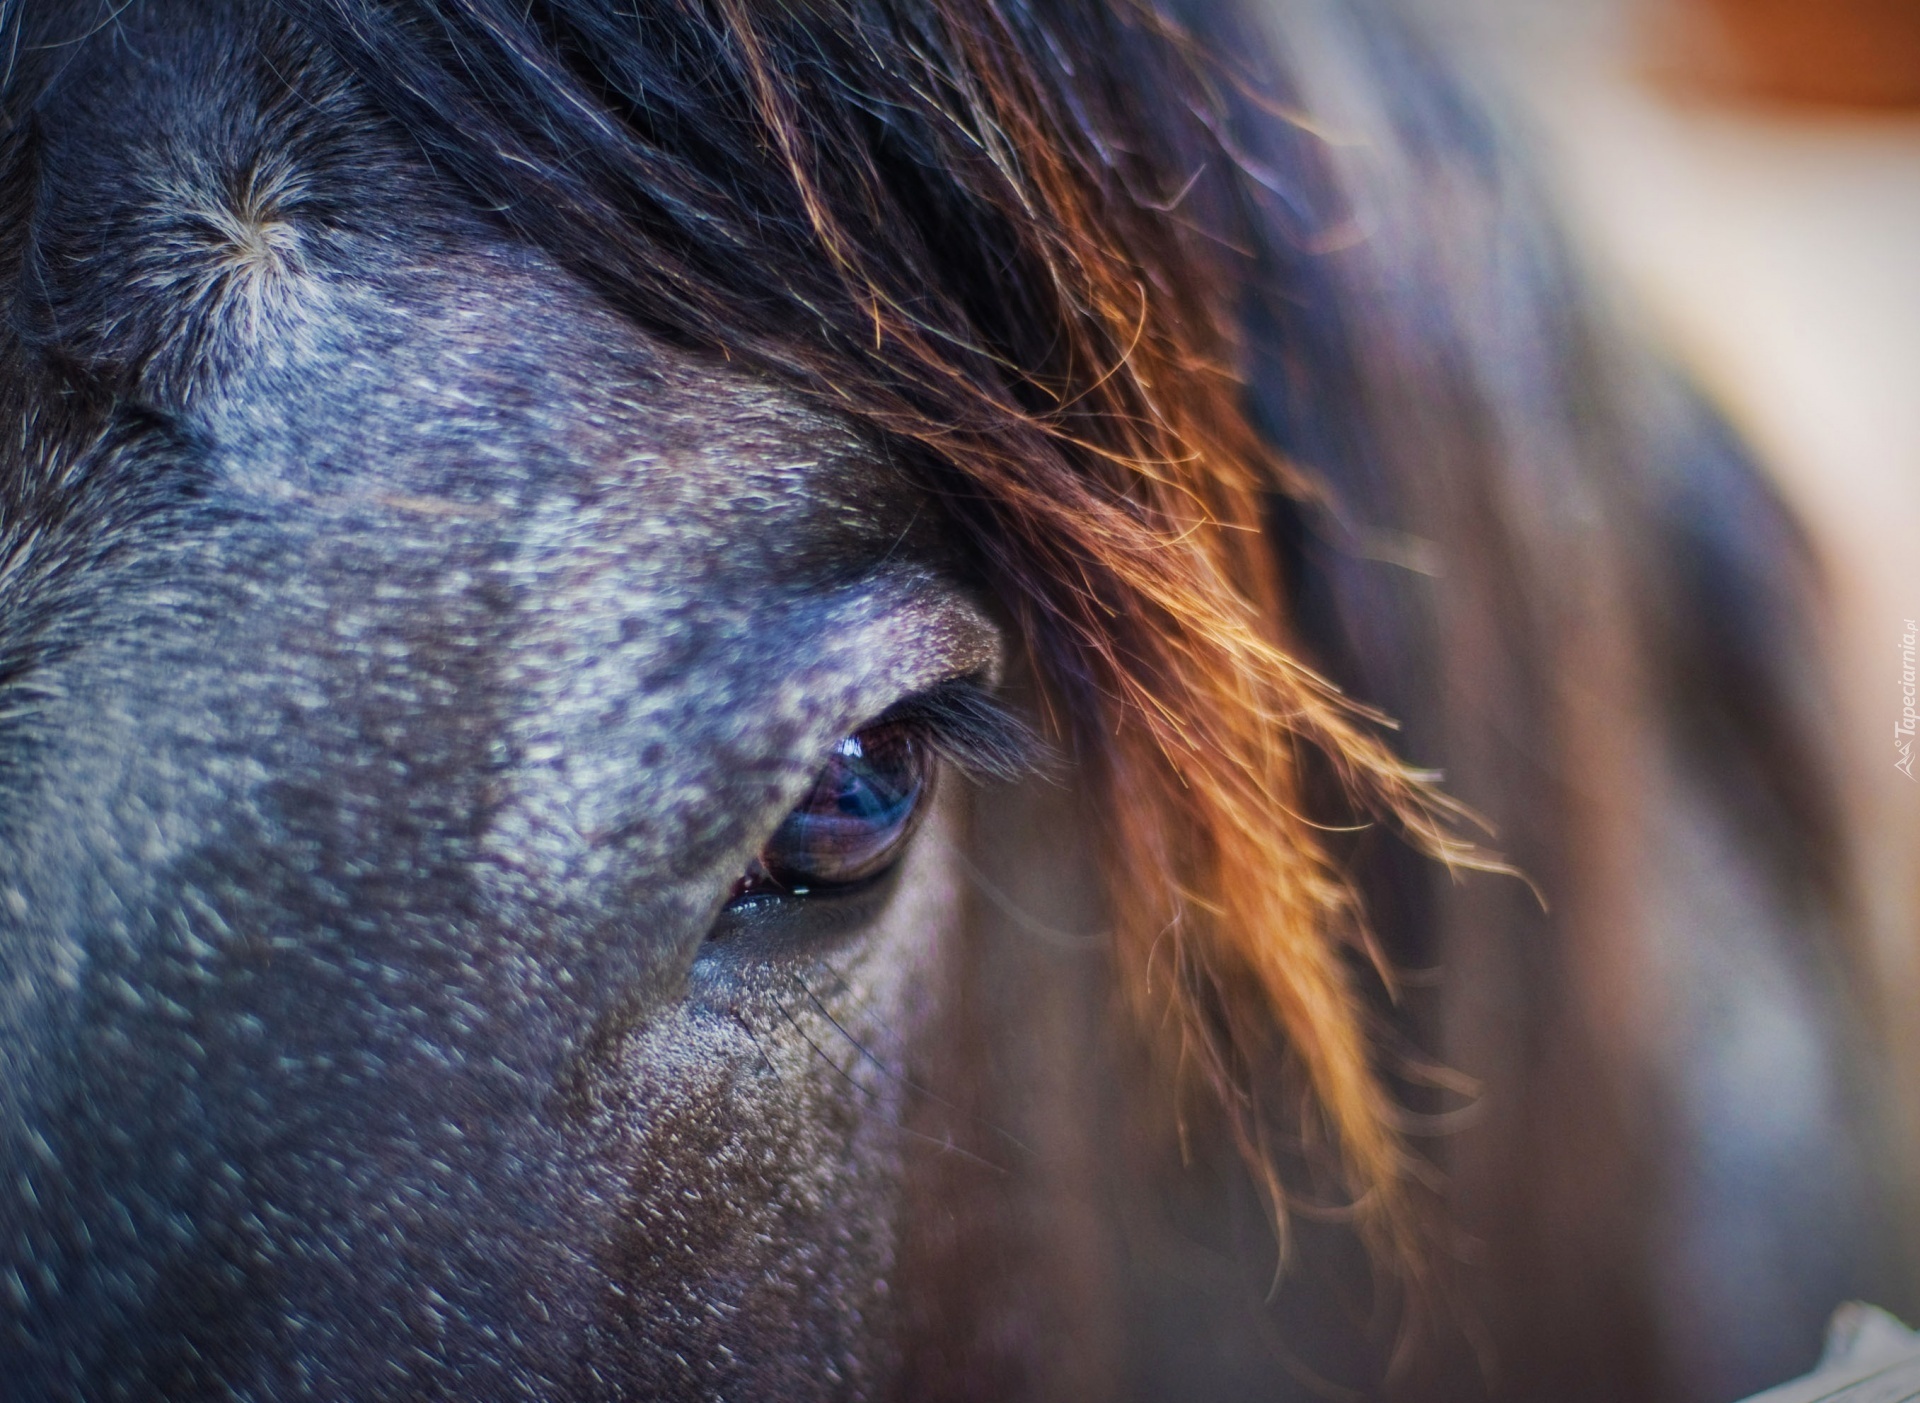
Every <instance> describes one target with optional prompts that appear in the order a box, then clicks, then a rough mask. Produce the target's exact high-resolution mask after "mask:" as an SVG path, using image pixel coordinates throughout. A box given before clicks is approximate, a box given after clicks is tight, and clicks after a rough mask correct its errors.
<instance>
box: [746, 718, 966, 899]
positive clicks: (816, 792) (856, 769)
mask: <svg viewBox="0 0 1920 1403" xmlns="http://www.w3.org/2000/svg"><path fill="white" fill-rule="evenodd" d="M932 780H933V753H932V751H931V750H930V749H929V748H928V746H927V745H926V743H925V741H924V740H922V739H921V737H920V736H919V735H918V734H916V732H915V730H914V729H913V728H912V727H911V726H907V725H904V724H901V723H899V722H887V721H883V722H880V723H878V724H876V725H873V726H868V727H866V728H865V729H863V730H859V731H855V732H854V733H853V734H852V735H850V736H848V737H846V738H845V739H844V740H842V741H841V742H840V743H839V744H838V745H836V746H834V748H833V753H832V754H830V755H829V756H828V757H827V763H826V765H825V766H824V767H822V769H821V771H820V773H819V775H818V776H817V777H815V779H814V781H813V787H812V788H811V789H809V790H808V791H807V795H806V797H805V798H804V799H802V800H801V801H800V802H799V803H798V804H797V805H795V806H794V809H793V811H792V812H791V813H789V814H788V815H787V817H786V819H785V820H784V821H783V822H782V823H781V825H780V827H779V828H778V829H776V830H775V831H774V835H773V837H772V838H771V839H769V840H768V842H767V845H766V847H764V848H762V849H761V850H760V855H759V856H758V857H757V858H755V859H754V861H753V864H752V865H751V866H750V867H749V868H748V869H747V873H746V875H745V876H744V877H742V878H741V879H740V880H739V882H737V883H736V884H735V885H734V889H733V899H735V900H738V899H740V898H742V897H748V896H763V895H769V894H776V893H779V894H786V895H789V896H805V895H807V894H809V893H810V892H814V891H818V890H821V889H828V888H834V887H845V886H851V885H853V884H854V883H856V882H860V881H863V880H865V879H866V878H868V877H873V876H877V875H879V874H880V873H881V872H884V871H885V870H886V869H887V868H888V867H889V866H891V865H892V864H893V862H894V861H895V860H896V859H897V858H898V857H899V856H900V853H901V851H902V850H903V849H904V848H905V847H906V843H907V839H909V838H911V837H912V836H913V830H914V828H915V827H917V826H918V824H919V820H920V816H921V813H922V812H923V811H924V810H925V808H926V807H927V806H926V803H925V800H926V798H927V796H928V793H929V791H930V790H931V788H932Z"/></svg>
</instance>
